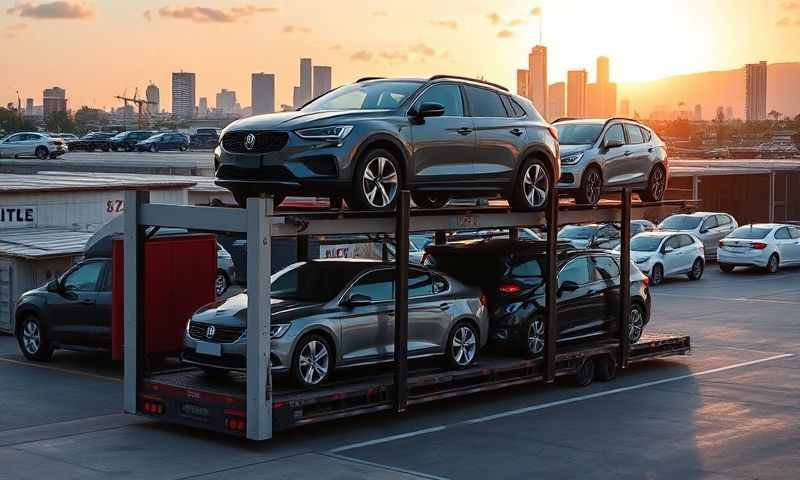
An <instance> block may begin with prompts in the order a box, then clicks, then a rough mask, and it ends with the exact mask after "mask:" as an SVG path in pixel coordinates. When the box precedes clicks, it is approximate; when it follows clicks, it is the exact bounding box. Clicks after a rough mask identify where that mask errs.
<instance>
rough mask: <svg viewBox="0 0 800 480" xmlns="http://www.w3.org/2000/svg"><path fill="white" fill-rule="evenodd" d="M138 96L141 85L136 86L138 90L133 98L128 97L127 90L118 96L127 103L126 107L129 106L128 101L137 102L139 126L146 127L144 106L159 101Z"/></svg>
mask: <svg viewBox="0 0 800 480" xmlns="http://www.w3.org/2000/svg"><path fill="white" fill-rule="evenodd" d="M138 97H139V87H136V90H134V92H133V98H129V97H126V96H125V92H123V93H122V95H117V96H116V98H117V99H118V100H122V101H123V102H124V103H125V106H126V107H127V106H128V102H132V103H135V104H136V106H137V107H139V128H144V106H145V105H157V103H156V102H151V101H149V100H145V99H142V98H138Z"/></svg>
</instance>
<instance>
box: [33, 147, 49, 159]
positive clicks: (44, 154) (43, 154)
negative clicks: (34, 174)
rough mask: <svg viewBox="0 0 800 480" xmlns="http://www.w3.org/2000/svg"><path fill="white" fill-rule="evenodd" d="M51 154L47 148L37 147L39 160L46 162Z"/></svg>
mask: <svg viewBox="0 0 800 480" xmlns="http://www.w3.org/2000/svg"><path fill="white" fill-rule="evenodd" d="M49 153H50V152H48V151H47V147H36V158H38V159H39V160H44V159H46V158H47V155H49Z"/></svg>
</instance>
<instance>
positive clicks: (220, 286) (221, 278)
mask: <svg viewBox="0 0 800 480" xmlns="http://www.w3.org/2000/svg"><path fill="white" fill-rule="evenodd" d="M230 286H231V284H230V280H228V276H227V275H225V272H223V271H222V270H220V271H218V272H217V276H216V278H215V279H214V293H216V294H217V296H218V297H219V296H221V295H224V294H225V292H227V291H228V288H229V287H230Z"/></svg>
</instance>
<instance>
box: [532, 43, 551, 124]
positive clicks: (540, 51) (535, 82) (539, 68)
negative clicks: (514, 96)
mask: <svg viewBox="0 0 800 480" xmlns="http://www.w3.org/2000/svg"><path fill="white" fill-rule="evenodd" d="M528 98H529V99H530V100H531V101H532V102H533V105H534V106H535V107H536V110H538V111H539V113H540V114H541V115H542V116H543V117H544V118H548V115H547V47H545V46H544V45H536V46H535V47H533V48H532V49H531V53H530V54H529V55H528Z"/></svg>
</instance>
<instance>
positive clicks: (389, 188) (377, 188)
mask: <svg viewBox="0 0 800 480" xmlns="http://www.w3.org/2000/svg"><path fill="white" fill-rule="evenodd" d="M361 186H362V189H363V191H364V197H365V198H366V199H367V201H368V202H369V204H370V206H371V207H373V208H385V207H387V206H388V205H389V204H391V203H392V201H393V200H394V198H395V196H396V195H397V186H398V185H397V168H396V167H395V165H394V162H392V161H391V160H389V159H388V158H386V157H375V158H373V159H371V160H370V161H369V163H367V168H365V169H364V175H363V178H362V179H361Z"/></svg>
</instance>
